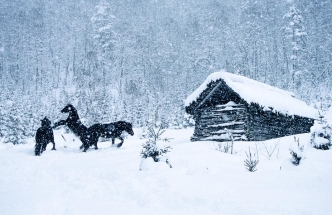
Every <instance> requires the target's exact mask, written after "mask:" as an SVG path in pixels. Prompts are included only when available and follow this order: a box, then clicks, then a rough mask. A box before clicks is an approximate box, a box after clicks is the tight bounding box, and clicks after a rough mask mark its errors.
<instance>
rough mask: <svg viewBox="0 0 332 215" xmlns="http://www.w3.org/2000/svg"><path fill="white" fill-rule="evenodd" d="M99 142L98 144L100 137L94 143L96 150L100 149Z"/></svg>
mask: <svg viewBox="0 0 332 215" xmlns="http://www.w3.org/2000/svg"><path fill="white" fill-rule="evenodd" d="M97 144H98V139H97V140H96V141H95V143H94V144H93V145H95V150H97V149H98V146H97Z"/></svg>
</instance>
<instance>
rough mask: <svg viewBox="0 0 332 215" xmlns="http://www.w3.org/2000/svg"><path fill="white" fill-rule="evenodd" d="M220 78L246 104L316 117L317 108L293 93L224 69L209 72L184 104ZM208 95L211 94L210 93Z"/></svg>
mask: <svg viewBox="0 0 332 215" xmlns="http://www.w3.org/2000/svg"><path fill="white" fill-rule="evenodd" d="M221 79H222V80H224V81H225V83H226V84H227V85H228V86H229V87H230V88H231V89H232V90H233V91H234V92H235V93H237V94H238V95H239V96H240V97H241V98H242V99H244V100H245V101H246V102H247V103H248V104H251V103H257V104H259V105H261V106H262V107H263V109H264V110H271V109H272V111H274V112H279V113H282V114H287V115H298V116H303V117H308V118H316V117H317V113H318V112H317V110H316V109H315V108H313V107H310V106H308V105H307V104H306V103H305V102H303V101H301V100H299V99H296V98H295V95H294V93H292V92H289V91H286V90H282V89H279V88H276V87H272V86H270V85H268V84H264V83H262V82H258V81H255V80H252V79H250V78H247V77H244V76H241V75H236V74H232V73H228V72H225V71H220V72H215V73H212V74H210V75H209V76H208V77H207V78H206V80H205V81H204V82H203V83H202V84H201V86H200V87H198V88H197V89H196V90H195V91H194V92H193V93H192V94H191V95H189V96H188V98H187V99H186V101H185V106H186V107H187V106H190V105H191V104H192V103H193V102H194V101H196V100H197V99H198V98H199V96H200V95H201V93H202V92H203V91H204V90H205V89H206V88H207V85H208V84H209V83H210V82H212V81H218V80H221ZM208 96H211V93H210V94H209V95H208Z"/></svg>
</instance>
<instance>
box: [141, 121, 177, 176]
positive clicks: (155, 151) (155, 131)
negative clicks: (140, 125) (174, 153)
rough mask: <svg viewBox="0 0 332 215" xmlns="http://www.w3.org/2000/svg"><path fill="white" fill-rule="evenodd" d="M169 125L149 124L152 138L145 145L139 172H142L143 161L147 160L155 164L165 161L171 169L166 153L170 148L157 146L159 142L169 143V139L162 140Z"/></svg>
mask: <svg viewBox="0 0 332 215" xmlns="http://www.w3.org/2000/svg"><path fill="white" fill-rule="evenodd" d="M166 127H167V125H166V124H165V123H149V124H148V126H147V131H148V136H149V137H150V138H149V140H148V141H147V142H145V143H144V144H143V149H142V151H141V157H142V160H141V163H140V166H139V170H142V165H143V161H144V160H145V159H147V158H149V157H150V158H152V159H153V160H154V161H155V162H159V161H162V160H164V161H165V162H166V163H167V164H168V165H169V167H170V168H172V165H171V164H170V162H169V159H168V157H167V156H166V153H168V152H169V151H170V149H171V147H170V146H163V147H160V146H158V145H157V142H158V141H164V142H169V140H170V139H169V138H164V139H161V135H162V134H163V133H164V132H165V131H166V130H165V128H166Z"/></svg>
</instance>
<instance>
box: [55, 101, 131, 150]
mask: <svg viewBox="0 0 332 215" xmlns="http://www.w3.org/2000/svg"><path fill="white" fill-rule="evenodd" d="M61 112H62V113H69V115H68V118H67V119H66V120H61V121H59V122H57V123H55V124H54V126H53V128H56V127H58V126H60V125H67V126H68V128H69V129H70V130H71V131H72V132H73V133H74V134H75V135H76V136H78V137H79V139H80V140H81V142H82V146H81V147H80V149H83V148H84V149H83V152H86V150H88V149H89V147H90V146H93V145H94V146H95V149H98V146H97V143H98V139H99V137H106V138H112V144H114V138H119V139H120V140H121V143H119V144H118V145H117V146H118V147H121V146H122V143H123V138H122V137H121V136H120V135H121V133H122V131H124V130H125V131H127V132H128V133H129V134H130V135H134V132H133V130H132V125H131V124H130V123H128V122H123V121H119V122H115V123H110V124H100V123H98V124H94V125H92V126H91V127H89V128H87V127H86V126H85V125H83V124H82V122H81V120H80V118H79V116H78V114H77V110H76V109H75V108H74V106H73V105H71V104H68V105H67V106H66V107H64V108H63V109H62V110H61Z"/></svg>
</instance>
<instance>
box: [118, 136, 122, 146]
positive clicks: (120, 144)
mask: <svg viewBox="0 0 332 215" xmlns="http://www.w3.org/2000/svg"><path fill="white" fill-rule="evenodd" d="M118 138H119V139H120V140H121V142H120V143H119V144H118V145H117V147H118V148H120V147H121V146H122V144H123V138H122V137H118Z"/></svg>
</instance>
